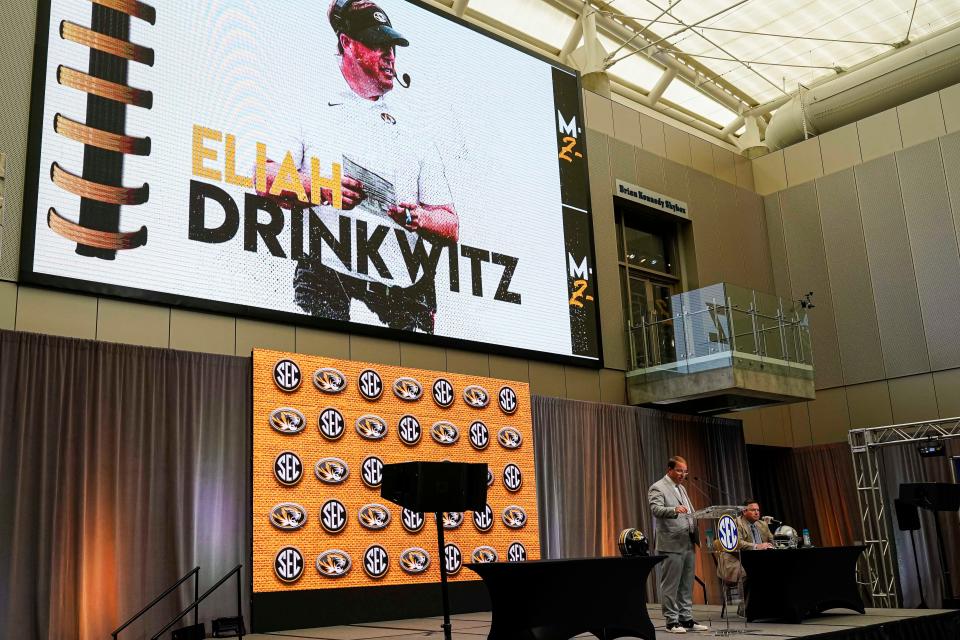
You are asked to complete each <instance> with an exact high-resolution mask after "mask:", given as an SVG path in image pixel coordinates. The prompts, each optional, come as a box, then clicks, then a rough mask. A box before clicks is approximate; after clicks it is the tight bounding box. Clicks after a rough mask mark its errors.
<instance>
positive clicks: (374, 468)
mask: <svg viewBox="0 0 960 640" xmlns="http://www.w3.org/2000/svg"><path fill="white" fill-rule="evenodd" d="M360 477H361V478H363V484H365V485H367V486H368V487H370V488H371V489H376V488H377V487H379V486H380V483H381V482H383V460H381V459H380V458H378V457H377V456H367V457H366V458H364V459H363V462H362V463H361V465H360Z"/></svg>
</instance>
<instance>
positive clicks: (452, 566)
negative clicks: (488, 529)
mask: <svg viewBox="0 0 960 640" xmlns="http://www.w3.org/2000/svg"><path fill="white" fill-rule="evenodd" d="M443 561H444V563H446V567H447V575H448V576H455V575H457V573H458V572H459V571H460V567H462V566H463V555H462V554H461V553H460V547H458V546H457V545H455V544H453V543H452V542H451V543H448V544H447V545H446V546H444V547H443Z"/></svg>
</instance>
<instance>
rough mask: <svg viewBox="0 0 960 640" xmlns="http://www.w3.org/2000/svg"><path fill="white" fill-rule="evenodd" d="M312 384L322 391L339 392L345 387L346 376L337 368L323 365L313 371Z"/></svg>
mask: <svg viewBox="0 0 960 640" xmlns="http://www.w3.org/2000/svg"><path fill="white" fill-rule="evenodd" d="M313 386H315V387H316V388H317V389H319V390H320V391H322V392H324V393H340V392H341V391H343V390H344V389H346V388H347V377H346V376H345V375H343V372H342V371H340V370H339V369H333V368H330V367H324V368H322V369H317V370H316V371H314V372H313Z"/></svg>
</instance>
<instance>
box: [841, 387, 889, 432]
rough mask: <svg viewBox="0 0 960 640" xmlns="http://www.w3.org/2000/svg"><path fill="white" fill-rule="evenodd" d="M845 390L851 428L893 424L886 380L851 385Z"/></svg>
mask: <svg viewBox="0 0 960 640" xmlns="http://www.w3.org/2000/svg"><path fill="white" fill-rule="evenodd" d="M846 391H847V408H848V410H849V411H850V428H851V429H865V428H869V427H882V426H885V425H889V424H893V413H892V412H891V409H890V390H889V388H888V386H887V381H886V380H880V381H879V382H868V383H866V384H855V385H851V386H849V387H847V388H846Z"/></svg>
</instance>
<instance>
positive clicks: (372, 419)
mask: <svg viewBox="0 0 960 640" xmlns="http://www.w3.org/2000/svg"><path fill="white" fill-rule="evenodd" d="M356 427H357V433H359V434H360V437H361V438H365V439H367V440H382V439H383V438H385V437H386V435H387V423H386V422H385V421H384V419H383V418H381V417H380V416H375V415H373V414H367V415H365V416H360V417H359V418H357V422H356Z"/></svg>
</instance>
